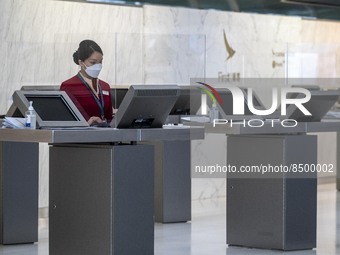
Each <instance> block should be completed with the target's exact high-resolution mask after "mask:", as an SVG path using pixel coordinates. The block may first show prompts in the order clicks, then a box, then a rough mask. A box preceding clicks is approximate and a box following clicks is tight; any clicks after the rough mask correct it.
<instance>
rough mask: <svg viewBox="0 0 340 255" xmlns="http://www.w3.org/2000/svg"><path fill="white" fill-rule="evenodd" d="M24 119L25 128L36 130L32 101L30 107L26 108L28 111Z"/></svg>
mask: <svg viewBox="0 0 340 255" xmlns="http://www.w3.org/2000/svg"><path fill="white" fill-rule="evenodd" d="M25 118H26V128H29V129H36V126H37V115H36V113H35V110H34V108H33V101H30V106H29V107H28V111H26V113H25Z"/></svg>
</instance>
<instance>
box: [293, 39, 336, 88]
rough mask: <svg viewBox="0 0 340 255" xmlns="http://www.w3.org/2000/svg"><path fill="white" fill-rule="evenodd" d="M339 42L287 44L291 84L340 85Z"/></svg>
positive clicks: (326, 86)
mask: <svg viewBox="0 0 340 255" xmlns="http://www.w3.org/2000/svg"><path fill="white" fill-rule="evenodd" d="M339 63H340V45H339V44H311V43H301V44H287V66H286V78H288V82H289V83H290V84H293V83H298V84H299V85H300V84H301V85H306V86H308V85H315V86H319V87H321V88H324V89H338V88H339V87H340V83H339V78H340V64H339Z"/></svg>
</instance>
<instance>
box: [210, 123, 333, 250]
mask: <svg viewBox="0 0 340 255" xmlns="http://www.w3.org/2000/svg"><path fill="white" fill-rule="evenodd" d="M205 128H206V129H205V130H206V132H209V133H220V134H225V135H227V155H226V157H227V164H228V165H230V166H233V167H235V168H234V169H236V171H237V172H228V173H227V216H226V217H227V244H229V245H236V246H246V247H253V248H265V249H279V250H301V249H313V248H315V247H316V211H317V199H316V196H317V170H316V168H317V139H316V136H315V135H307V134H308V133H316V132H338V131H339V130H340V121H337V120H325V121H322V122H305V123H298V124H297V125H296V126H295V127H290V128H287V127H282V126H281V125H274V126H273V125H272V123H269V122H265V123H264V125H263V126H261V127H258V128H257V127H251V126H248V125H243V124H242V125H240V124H236V125H234V126H230V125H229V124H228V125H227V124H226V125H216V126H215V127H213V125H212V124H206V126H205ZM251 166H258V167H260V166H262V167H263V166H266V167H267V170H268V166H272V167H276V170H277V169H279V168H277V167H280V166H285V167H286V169H285V170H287V169H288V171H287V172H285V171H280V170H278V171H273V172H272V173H269V172H265V173H263V171H262V173H261V172H260V173H249V172H248V173H247V172H244V173H240V169H241V168H242V167H243V169H245V168H244V167H251ZM295 166H296V168H295ZM299 166H302V167H304V166H306V169H307V168H309V170H308V169H307V170H306V169H301V172H300V170H299V171H295V170H298V169H299V168H298V167H299ZM292 167H293V169H292ZM314 168H315V171H311V170H310V169H314Z"/></svg>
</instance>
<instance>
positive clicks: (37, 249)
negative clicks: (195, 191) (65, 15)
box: [0, 183, 340, 255]
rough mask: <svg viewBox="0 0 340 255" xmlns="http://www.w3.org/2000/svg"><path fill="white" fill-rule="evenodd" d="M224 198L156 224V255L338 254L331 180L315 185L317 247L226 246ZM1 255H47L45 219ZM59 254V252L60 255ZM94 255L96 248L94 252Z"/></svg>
mask: <svg viewBox="0 0 340 255" xmlns="http://www.w3.org/2000/svg"><path fill="white" fill-rule="evenodd" d="M225 211H226V210H225V198H219V199H215V200H203V201H193V203H192V213H193V216H192V221H191V222H190V223H176V224H165V225H163V224H156V225H155V254H156V255H190V254H192V255H210V254H214V255H245V254H247V255H248V254H250V255H260V254H261V255H262V254H264V255H280V254H283V253H286V254H289V255H335V254H340V225H339V224H340V223H339V222H340V192H337V191H336V189H335V183H323V184H319V185H318V224H317V228H318V235H317V249H314V250H307V251H293V252H281V251H272V250H261V249H248V248H241V247H227V245H226V244H225V243H226V242H225V240H226V226H225V224H226V220H225V213H226V212H225ZM0 254H1V255H47V254H48V220H47V219H46V218H45V219H40V220H39V242H38V243H36V244H33V245H32V244H31V245H8V246H1V245H0ZM60 255H62V254H60ZM98 255H101V254H100V251H98Z"/></svg>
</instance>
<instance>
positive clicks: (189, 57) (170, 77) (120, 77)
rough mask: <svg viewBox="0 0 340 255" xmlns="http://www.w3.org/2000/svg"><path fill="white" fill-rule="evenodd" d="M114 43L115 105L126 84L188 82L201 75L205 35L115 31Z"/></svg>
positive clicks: (126, 87)
mask: <svg viewBox="0 0 340 255" xmlns="http://www.w3.org/2000/svg"><path fill="white" fill-rule="evenodd" d="M115 45H116V58H115V61H116V62H115V64H116V65H115V73H116V76H115V83H114V88H115V89H114V91H113V93H114V94H113V98H114V99H115V100H114V104H113V106H114V108H115V109H117V108H118V107H119V105H118V104H119V103H120V102H121V97H122V95H123V94H124V90H125V92H126V91H127V89H128V87H129V86H130V85H141V84H147V85H148V84H150V85H152V84H156V85H164V84H176V85H190V78H194V77H205V73H206V59H205V58H206V38H205V35H190V34H189V35H177V34H171V35H159V34H117V35H116V44H115ZM116 99H117V100H116Z"/></svg>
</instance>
